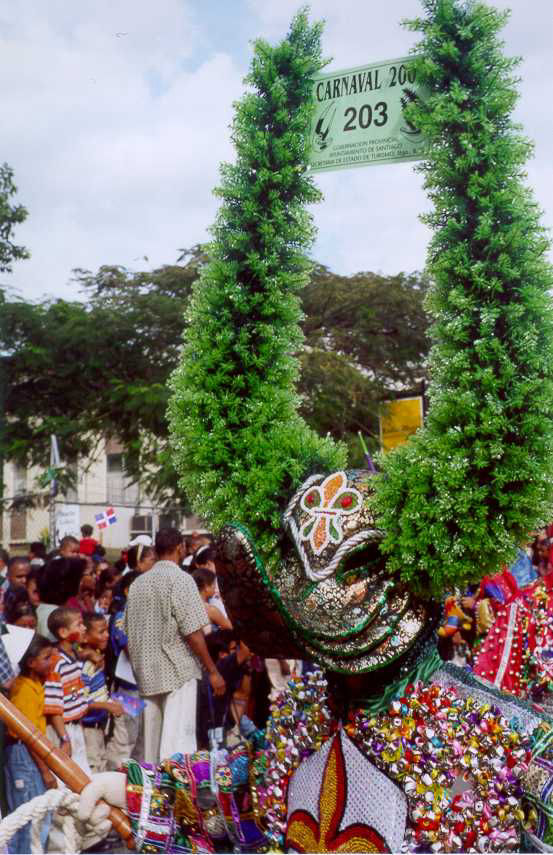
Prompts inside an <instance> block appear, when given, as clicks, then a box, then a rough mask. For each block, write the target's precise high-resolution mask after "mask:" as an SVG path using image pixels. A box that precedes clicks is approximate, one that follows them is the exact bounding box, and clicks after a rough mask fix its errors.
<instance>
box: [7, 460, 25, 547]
mask: <svg viewBox="0 0 553 855" xmlns="http://www.w3.org/2000/svg"><path fill="white" fill-rule="evenodd" d="M26 492H27V469H26V467H25V466H20V465H19V463H15V464H14V467H13V497H14V499H16V498H17V497H18V496H24V495H25V493H26ZM26 537H27V511H26V509H25V508H21V509H20V510H13V511H12V512H11V513H10V540H11V541H16V540H25V539H26Z"/></svg>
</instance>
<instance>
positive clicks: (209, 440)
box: [169, 12, 345, 555]
mask: <svg viewBox="0 0 553 855" xmlns="http://www.w3.org/2000/svg"><path fill="white" fill-rule="evenodd" d="M322 64H323V63H322V59H321V50H320V26H318V25H315V26H312V27H311V26H309V24H308V21H307V16H306V14H305V13H304V12H300V13H299V14H298V15H297V16H296V17H295V19H294V20H293V22H292V25H291V28H290V31H289V34H288V36H287V38H286V39H284V40H283V41H282V42H281V43H280V44H279V45H277V46H276V47H272V46H270V45H269V44H267V43H266V42H264V41H257V42H256V43H255V48H254V57H253V61H252V65H251V71H250V74H249V76H248V78H247V81H248V83H249V84H250V86H251V88H252V91H251V92H248V93H247V94H246V95H245V96H244V97H243V98H242V100H241V101H240V102H239V103H238V104H237V106H236V114H235V119H234V123H233V141H234V145H235V148H236V153H237V160H236V163H235V164H233V165H231V164H225V165H224V166H223V167H222V169H221V178H222V182H221V187H220V188H219V190H218V194H219V196H220V198H221V199H222V205H221V208H220V210H219V213H218V216H217V220H216V223H215V226H214V228H213V236H214V241H213V243H212V244H211V246H210V249H209V263H208V264H207V265H206V267H205V268H204V270H203V271H202V275H201V277H200V280H199V283H198V285H197V286H196V288H195V289H194V294H193V297H192V301H191V307H190V314H189V324H188V328H187V330H186V335H185V339H184V345H183V359H182V364H181V366H180V368H179V369H178V370H177V371H176V372H175V374H174V376H173V381H172V382H173V390H174V394H173V396H172V398H171V402H170V407H169V420H170V430H171V435H172V441H173V448H174V460H175V465H176V467H177V469H178V470H179V472H180V475H181V483H182V486H183V488H184V490H185V491H186V492H187V494H188V495H189V497H190V499H191V501H192V503H193V506H194V507H195V509H196V510H197V511H198V512H199V513H201V514H202V515H204V516H206V517H207V519H208V520H209V523H210V525H212V526H213V528H215V529H217V528H219V527H220V526H221V525H222V524H223V523H225V522H231V521H236V522H242V523H247V524H248V526H249V527H250V528H251V529H252V531H253V534H254V535H255V537H256V539H257V542H258V543H259V546H260V549H261V550H262V551H263V552H265V554H266V555H267V554H268V553H269V552H270V551H271V548H272V547H273V546H274V544H275V539H276V537H277V532H278V530H279V528H280V514H281V512H282V510H283V507H284V503H285V502H286V500H287V498H288V497H289V495H290V493H291V491H292V490H293V489H294V487H295V486H297V484H298V483H299V482H300V481H301V480H302V479H303V478H304V477H305V476H306V474H307V473H308V472H309V471H310V470H311V469H313V468H315V469H317V470H321V469H322V470H323V471H324V470H327V469H333V468H336V467H339V466H341V465H343V464H344V463H345V452H344V449H343V448H341V447H339V446H336V445H335V444H334V443H333V442H332V441H331V440H330V439H327V438H321V437H319V436H318V435H317V434H316V433H315V432H314V431H312V430H311V429H309V428H308V426H307V424H306V423H305V422H304V421H303V419H301V417H300V416H299V415H298V412H297V409H298V404H299V401H298V397H297V393H296V390H295V383H296V380H297V360H296V359H295V358H294V356H293V353H294V351H295V350H297V349H298V348H299V346H300V343H301V332H300V327H299V319H300V302H299V297H298V293H299V291H300V289H301V288H302V286H303V285H305V284H306V282H307V279H308V272H309V267H308V264H307V261H306V255H305V252H306V249H307V248H308V247H309V246H310V244H311V242H312V238H313V226H312V222H311V218H310V216H309V215H308V213H307V211H306V209H305V206H306V205H307V204H309V203H312V202H315V201H317V200H318V199H319V195H320V194H319V192H318V191H317V190H316V189H315V186H314V184H313V181H312V179H311V178H310V177H309V176H308V175H307V165H308V150H307V134H306V129H307V127H308V126H309V121H310V117H311V113H312V109H313V108H312V104H311V100H310V88H311V77H312V75H313V74H314V73H315V72H316V71H318V70H319V69H320V68H321V67H322Z"/></svg>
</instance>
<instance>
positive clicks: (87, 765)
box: [0, 526, 309, 853]
mask: <svg viewBox="0 0 553 855" xmlns="http://www.w3.org/2000/svg"><path fill="white" fill-rule="evenodd" d="M81 533H82V537H81V538H80V539H77V538H76V537H71V536H68V537H64V538H63V539H62V541H61V543H60V544H59V548H58V549H57V550H55V552H53V553H51V554H46V550H45V549H44V546H43V545H42V544H40V543H32V544H31V545H30V549H29V552H28V554H27V555H14V556H11V557H10V556H9V555H8V554H7V553H6V552H5V551H4V550H0V617H1V620H2V622H3V623H4V624H11V625H16V626H19V627H24V628H26V629H30V630H34V631H35V634H34V636H33V640H32V642H31V643H30V645H29V647H28V648H27V650H26V652H25V654H24V655H23V658H22V659H21V660H20V662H19V664H18V667H16V668H15V671H18V673H17V674H16V673H15V672H14V668H13V665H12V663H10V661H9V659H8V657H7V654H6V650H5V648H4V645H3V644H2V642H1V641H0V684H1V685H2V689H3V691H4V692H7V693H8V694H9V698H10V700H11V702H12V703H13V704H14V705H15V706H16V707H17V708H18V709H19V710H20V711H21V712H22V713H23V714H24V715H25V716H26V717H27V718H28V719H29V720H30V721H31V722H32V723H33V724H34V725H35V726H36V727H37V728H38V729H39V730H40V731H41V732H43V733H45V734H46V735H47V736H48V738H49V739H50V740H51V741H52V743H53V744H54V745H55V746H56V747H58V748H60V749H61V750H62V751H63V752H64V753H66V754H67V755H69V756H71V757H72V759H73V760H74V761H75V762H77V763H78V765H79V766H80V767H81V768H82V769H83V771H85V772H86V773H87V774H90V773H94V772H102V771H105V770H115V769H117V768H119V767H120V765H121V763H122V762H123V761H124V760H125V759H127V758H129V757H132V758H134V759H136V760H138V761H139V762H146V763H152V764H156V763H158V762H159V760H160V759H161V758H164V757H169V756H170V755H171V754H173V753H176V752H183V753H190V752H193V751H195V750H196V749H198V748H205V749H217V748H218V747H220V746H221V745H222V744H223V743H226V744H232V742H233V741H238V740H239V739H240V724H242V727H243V726H244V724H246V726H247V724H248V723H249V721H253V722H254V723H255V725H256V726H259V727H263V726H264V724H265V721H266V718H267V715H268V712H269V704H270V701H271V700H272V699H273V698H274V697H275V695H276V694H277V693H278V691H279V690H280V689H281V688H282V687H283V686H284V685H285V684H286V681H287V680H288V679H289V677H290V675H291V674H292V673H300V672H301V669H302V663H301V662H297V661H293V660H277V659H275V660H260V659H259V658H258V657H256V656H253V655H252V653H251V651H250V650H249V649H248V648H247V647H246V645H245V644H244V643H243V642H242V641H241V640H240V639H239V638H237V637H236V634H235V633H234V630H233V626H232V622H231V620H230V619H229V617H228V615H227V613H226V610H225V607H224V604H223V601H222V599H221V596H220V593H219V590H218V585H217V576H216V571H215V553H214V549H213V545H212V539H211V537H210V535H208V534H198V533H194V534H193V535H192V536H190V537H188V538H185V537H183V535H182V534H181V533H180V532H179V531H177V530H176V529H173V528H168V529H162V530H160V531H159V532H158V533H157V535H156V538H155V543H152V541H151V539H150V538H149V537H148V536H146V535H143V536H139V537H138V538H137V539H136V540H135V541H132V542H131V543H130V544H129V547H128V549H127V550H125V551H124V552H123V553H122V555H121V558H120V559H119V560H117V561H115V562H114V563H113V564H111V563H110V562H109V561H108V560H107V559H106V552H105V550H104V549H103V547H102V546H101V544H100V543H98V542H97V541H96V540H95V539H94V538H93V537H92V534H93V530H92V527H91V526H83V527H82V529H81ZM303 667H305V668H308V667H309V665H308V664H307V663H305V665H303ZM4 752H5V753H4V757H5V763H4V767H5V789H6V796H7V801H8V806H9V808H10V810H14V809H15V808H17V807H18V806H19V805H20V804H22V803H24V802H27V801H29V800H30V799H31V798H33V797H34V796H36V795H39V794H40V793H42V792H44V791H45V790H46V789H48V788H52V787H56V786H57V783H58V782H57V780H56V777H55V776H54V775H53V773H52V772H50V770H49V769H48V768H47V766H45V764H44V763H43V762H42V761H41V760H40V758H39V757H38V756H36V755H35V754H34V753H33V752H32V751H30V750H29V749H28V748H27V747H26V746H25V745H24V743H23V742H22V741H21V740H19V739H18V738H17V737H16V735H15V734H12V733H10V732H8V733H7V734H6V737H5V740H4ZM59 834H60V830H59V828H56V817H55V816H54V817H53V818H52V820H51V821H50V820H49V821H47V822H45V823H44V825H43V828H42V837H43V844H44V845H48V847H49V850H50V851H59V847H60V844H61V840H60V837H59ZM85 843H87V845H88V848H90V850H91V851H101V845H102V844H101V843H99V842H98V840H96V839H94V838H91V839H89V840H87V841H85ZM107 845H108V846H109V842H108V844H107ZM28 851H30V826H26V827H25V828H24V829H22V830H21V831H19V832H18V833H17V835H16V836H15V837H14V838H13V839H12V841H11V844H10V852H14V853H17V852H28Z"/></svg>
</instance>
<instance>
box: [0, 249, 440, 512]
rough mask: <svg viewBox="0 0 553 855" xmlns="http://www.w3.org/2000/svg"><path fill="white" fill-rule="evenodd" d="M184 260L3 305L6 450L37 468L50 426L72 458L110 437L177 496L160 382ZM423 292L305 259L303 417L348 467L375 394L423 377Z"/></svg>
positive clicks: (156, 485)
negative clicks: (77, 290)
mask: <svg viewBox="0 0 553 855" xmlns="http://www.w3.org/2000/svg"><path fill="white" fill-rule="evenodd" d="M181 261H182V263H179V264H174V265H166V266H164V267H161V268H159V269H157V270H154V271H151V272H131V271H129V270H126V269H125V268H123V267H120V266H109V267H108V266H104V267H101V268H100V269H99V270H98V271H96V272H94V273H93V272H91V271H86V270H78V271H76V272H75V276H76V283H77V284H78V285H80V286H81V288H82V292H83V298H84V300H83V302H76V301H75V302H68V301H65V300H55V301H47V302H44V303H39V304H33V303H26V302H24V301H22V300H14V299H12V300H6V302H5V303H4V304H3V309H2V310H1V311H2V317H3V318H4V320H5V327H4V332H3V334H2V333H0V348H4V349H6V350H9V352H10V353H11V355H10V356H9V357H8V358H7V359H4V360H3V363H4V364H5V367H6V368H7V369H9V373H10V377H9V383H8V384H7V387H9V395H8V397H7V400H6V409H7V414H8V424H7V425H6V427H7V434H6V438H5V439H6V442H5V445H3V447H4V450H5V453H6V455H7V457H9V458H10V459H15V460H19V462H21V463H35V464H38V465H46V464H47V463H48V458H49V450H50V433H55V434H56V435H57V436H58V439H59V442H60V448H61V452H62V457H63V458H64V459H65V460H66V461H71V460H74V459H75V458H76V457H78V456H81V457H82V456H86V455H87V454H88V453H89V452H90V451H92V450H93V449H94V447H95V444H96V442H97V441H98V440H99V439H101V438H103V437H104V436H114V437H115V436H118V437H120V438H121V439H122V440H123V443H124V445H125V446H126V448H127V454H126V460H125V465H126V470H127V473H128V475H129V478H130V480H140V481H141V482H142V484H143V485H144V487H145V488H146V492H147V494H148V495H149V496H150V497H151V498H153V499H154V500H155V501H156V502H159V503H161V504H163V505H175V504H178V502H179V501H182V498H183V497H182V491H181V490H179V488H178V485H177V476H176V473H175V470H174V468H173V465H172V462H171V455H170V450H169V443H168V428H167V420H166V418H165V412H166V409H167V403H168V400H169V386H168V380H169V377H170V375H171V373H172V371H173V370H174V369H175V368H176V367H177V366H178V363H179V355H180V346H181V337H182V333H183V329H184V327H185V323H186V320H185V316H186V315H187V313H188V312H189V298H190V293H191V290H192V284H193V282H194V281H195V280H196V279H197V277H198V273H199V270H200V269H201V267H202V266H203V265H204V264H205V262H206V256H205V254H204V252H203V250H202V248H201V247H193V248H192V249H190V250H187V251H186V252H185V253H184V254H183V256H182V259H181ZM425 287H426V286H425V282H424V280H422V279H420V277H417V276H403V275H400V276H396V277H381V276H375V275H374V274H371V273H359V274H356V275H354V276H351V277H341V276H337V275H336V274H333V273H331V272H330V271H329V270H328V269H326V268H325V267H322V266H321V265H315V266H314V269H313V271H312V273H311V277H310V281H309V283H308V285H307V286H306V288H305V289H304V291H303V292H302V295H301V298H302V309H303V315H304V317H303V321H302V327H303V331H304V335H305V342H304V343H303V345H302V347H301V350H300V351H299V354H298V356H299V359H300V369H301V374H300V383H299V391H300V400H301V412H302V414H303V415H304V417H305V420H306V421H307V422H308V424H309V425H310V426H311V427H312V428H313V429H314V430H316V431H317V432H318V433H319V434H321V435H323V436H324V435H326V434H327V433H330V435H331V436H333V437H335V438H336V439H343V440H344V441H345V442H346V443H347V444H348V446H349V450H350V460H351V461H352V462H353V463H354V464H358V465H362V464H363V457H362V454H361V449H360V445H359V441H358V439H357V431H358V430H361V431H362V432H363V433H364V434H365V435H367V438H368V441H369V443H370V440H371V435H373V440H374V445H373V447H374V448H376V435H377V413H378V408H379V401H380V399H381V398H382V397H388V396H389V395H390V393H391V392H392V390H393V389H394V388H395V387H396V385H397V384H398V383H403V384H407V385H409V384H413V383H415V382H416V381H417V380H418V379H419V378H420V377H421V376H422V375H423V371H424V368H423V361H424V358H425V356H426V350H427V340H426V334H425V332H426V325H427V320H426V316H425V314H424V312H423V310H422V299H423V295H424V293H425ZM336 296H338V299H337V300H336V299H335V297H336ZM1 297H2V292H0V298H1ZM346 297H347V305H346V304H345V302H344V301H345V300H346ZM344 309H345V310H344ZM72 472H73V470H72V469H71V468H69V469H68V470H66V471H65V473H62V474H65V476H66V480H67V479H69V478H71V477H73V475H72ZM179 497H180V498H179Z"/></svg>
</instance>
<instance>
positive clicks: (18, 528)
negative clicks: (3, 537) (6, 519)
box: [10, 510, 27, 542]
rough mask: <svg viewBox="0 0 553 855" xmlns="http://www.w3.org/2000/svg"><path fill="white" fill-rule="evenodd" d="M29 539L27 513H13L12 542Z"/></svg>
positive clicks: (22, 511) (11, 525)
mask: <svg viewBox="0 0 553 855" xmlns="http://www.w3.org/2000/svg"><path fill="white" fill-rule="evenodd" d="M26 539H27V511H26V510H21V511H12V512H11V514H10V540H11V541H12V542H13V541H16V540H26Z"/></svg>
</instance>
